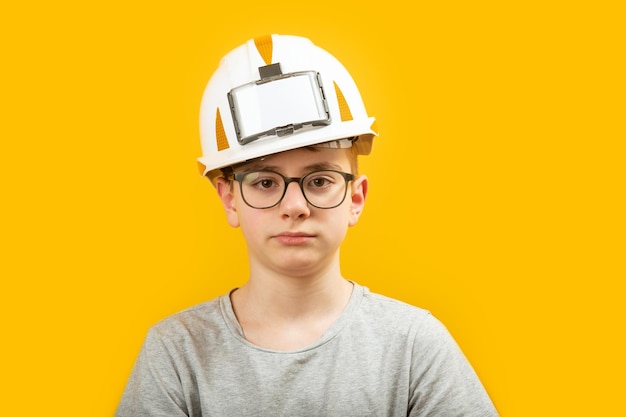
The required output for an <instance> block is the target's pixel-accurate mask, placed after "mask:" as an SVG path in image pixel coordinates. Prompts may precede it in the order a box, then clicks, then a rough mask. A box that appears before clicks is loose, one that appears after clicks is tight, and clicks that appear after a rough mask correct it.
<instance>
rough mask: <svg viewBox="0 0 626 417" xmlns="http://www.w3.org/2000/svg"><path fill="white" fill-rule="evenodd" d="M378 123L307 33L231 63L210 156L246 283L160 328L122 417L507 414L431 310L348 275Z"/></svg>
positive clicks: (206, 129) (222, 77)
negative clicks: (348, 246) (242, 253)
mask: <svg viewBox="0 0 626 417" xmlns="http://www.w3.org/2000/svg"><path fill="white" fill-rule="evenodd" d="M373 122H374V119H373V118H370V117H368V116H367V113H366V111H365V107H364V105H363V102H362V100H361V97H360V94H359V92H358V89H357V87H356V85H355V84H354V82H353V80H352V78H351V77H350V75H349V73H348V72H347V71H346V69H345V68H344V67H343V66H342V65H341V64H340V63H339V62H338V61H337V60H336V59H335V58H334V57H332V56H331V55H330V54H328V53H327V52H325V51H323V50H322V49H320V48H318V47H317V46H315V45H313V44H312V43H311V42H310V41H309V40H307V39H304V38H300V37H295V36H278V35H272V36H266V37H262V38H256V39H254V40H251V41H249V42H247V43H246V44H244V45H242V46H240V47H239V48H236V49H234V50H233V51H231V52H230V53H229V54H227V55H226V56H225V57H224V58H223V59H222V61H221V63H220V66H219V68H218V69H217V70H216V72H215V73H214V75H213V76H212V78H211V80H210V82H209V84H208V85H207V88H206V90H205V94H204V97H203V102H202V109H201V137H202V148H203V156H202V157H201V158H199V162H200V164H201V168H202V173H203V175H206V176H207V177H208V178H209V179H210V180H211V182H212V183H213V185H214V186H215V188H216V190H217V194H218V196H219V198H220V199H221V202H222V204H223V207H224V210H225V213H226V218H227V220H228V223H229V224H230V225H231V226H233V227H240V228H241V230H242V233H243V235H244V238H245V240H246V243H247V249H248V258H249V264H250V265H249V266H250V276H249V278H248V281H247V282H246V283H245V285H243V286H242V287H241V288H238V289H235V290H233V291H231V292H230V293H229V294H227V295H224V296H222V297H219V298H217V299H215V300H212V301H209V302H207V303H204V304H201V305H199V306H196V307H193V308H190V309H188V310H186V311H183V312H181V313H178V314H176V315H174V316H172V317H170V318H168V319H166V320H164V321H162V322H161V323H159V324H157V325H156V326H154V327H153V328H152V329H151V330H150V332H149V333H148V336H147V338H146V341H145V344H144V346H143V348H142V351H141V353H140V355H139V358H138V359H137V363H136V365H135V368H134V370H133V373H132V375H131V377H130V380H129V382H128V385H127V388H126V391H125V393H124V396H123V398H122V400H121V402H120V404H119V408H118V410H117V415H118V416H135V417H136V416H170V417H174V416H341V417H346V416H359V417H362V416H445V417H449V416H476V417H479V416H480V417H488V416H497V412H496V410H495V409H494V407H493V404H492V403H491V401H490V399H489V397H488V395H487V394H486V392H485V390H484V388H483V387H482V385H481V383H480V382H479V380H478V378H477V376H476V374H475V373H474V371H473V370H472V368H471V366H470V365H469V363H468V362H467V360H466V359H465V357H464V356H463V354H462V353H461V351H460V350H459V348H458V346H457V345H456V343H455V342H454V340H453V339H452V337H451V336H450V334H449V333H448V332H447V331H446V329H445V328H444V327H443V325H441V324H440V323H439V322H438V321H437V320H436V319H435V318H433V316H432V315H430V314H429V313H428V312H427V311H424V310H421V309H419V308H417V307H413V306H409V305H407V304H404V303H401V302H399V301H395V300H392V299H389V298H386V297H383V296H380V295H376V294H373V293H371V292H370V291H369V290H368V289H367V288H365V287H362V286H360V285H358V284H357V283H356V282H352V281H348V280H346V279H345V278H344V277H343V276H342V275H341V271H340V265H339V248H340V245H341V243H342V241H343V239H344V237H345V234H346V232H347V229H348V227H351V226H353V225H355V224H356V223H357V221H358V219H359V216H360V214H361V212H362V210H363V207H364V204H365V198H366V195H367V188H368V181H367V178H366V177H365V176H364V175H359V174H358V172H357V155H365V154H368V153H369V152H370V150H371V145H372V140H373V138H374V136H375V135H376V133H375V131H374V130H373V129H372V124H373Z"/></svg>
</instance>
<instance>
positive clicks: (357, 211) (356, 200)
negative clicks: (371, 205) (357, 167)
mask: <svg viewBox="0 0 626 417" xmlns="http://www.w3.org/2000/svg"><path fill="white" fill-rule="evenodd" d="M367 186H368V182H367V177H366V176H365V175H361V176H359V177H358V178H356V179H355V180H354V181H353V182H352V194H351V204H350V222H349V225H350V226H354V225H355V224H357V222H358V221H359V217H360V216H361V213H362V212H363V209H364V208H365V198H366V197H367Z"/></svg>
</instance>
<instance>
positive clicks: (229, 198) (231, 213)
mask: <svg viewBox="0 0 626 417" xmlns="http://www.w3.org/2000/svg"><path fill="white" fill-rule="evenodd" d="M215 188H216V189H217V194H218V196H219V197H220V200H221V201H222V206H223V207H224V211H225V212H226V219H227V220H228V224H229V225H231V226H232V227H239V214H238V213H237V206H236V205H235V196H234V194H233V189H232V183H231V182H230V181H228V180H225V179H224V178H218V179H217V180H216V184H215Z"/></svg>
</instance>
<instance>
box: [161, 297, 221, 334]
mask: <svg viewBox="0 0 626 417" xmlns="http://www.w3.org/2000/svg"><path fill="white" fill-rule="evenodd" d="M223 297H226V296H221V297H217V298H214V299H212V300H210V301H206V302H204V303H201V304H198V305H195V306H192V307H189V308H186V309H184V310H182V311H179V312H177V313H175V314H172V315H170V316H168V317H166V318H164V319H162V320H160V321H158V322H157V323H155V324H154V325H153V326H152V327H151V328H150V330H149V338H156V339H159V340H161V341H162V342H164V343H166V344H168V343H174V344H178V343H181V342H184V341H188V340H190V339H198V338H200V337H202V338H206V337H207V335H210V334H213V333H220V332H222V331H223V330H224V328H225V324H224V323H225V321H224V315H223V312H222V308H221V304H222V298H223Z"/></svg>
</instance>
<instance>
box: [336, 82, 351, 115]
mask: <svg viewBox="0 0 626 417" xmlns="http://www.w3.org/2000/svg"><path fill="white" fill-rule="evenodd" d="M333 84H335V94H337V104H338V105H339V115H340V116H341V121H342V122H347V121H348V120H352V119H353V118H352V112H351V111H350V107H349V106H348V102H347V101H346V98H345V97H344V96H343V93H342V92H341V89H340V88H339V86H338V85H337V83H336V82H334V81H333Z"/></svg>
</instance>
